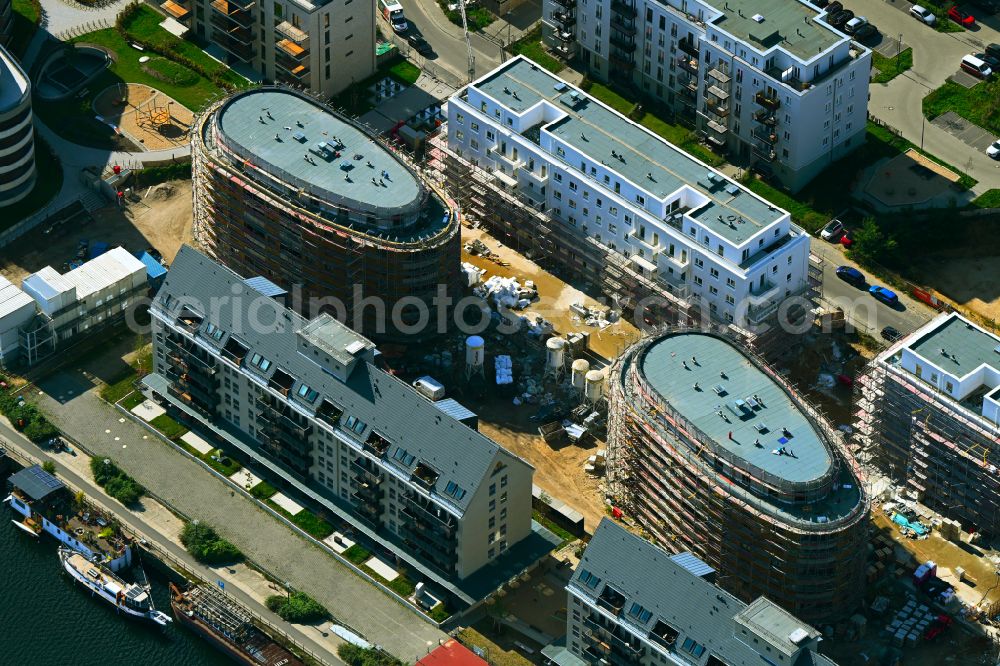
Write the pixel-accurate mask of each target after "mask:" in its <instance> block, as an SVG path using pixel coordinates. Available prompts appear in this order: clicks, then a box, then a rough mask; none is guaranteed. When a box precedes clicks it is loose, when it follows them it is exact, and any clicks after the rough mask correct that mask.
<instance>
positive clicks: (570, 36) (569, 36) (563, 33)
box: [555, 30, 576, 43]
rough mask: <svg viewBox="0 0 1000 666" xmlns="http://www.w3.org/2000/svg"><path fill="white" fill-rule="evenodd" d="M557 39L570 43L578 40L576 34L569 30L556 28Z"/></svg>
mask: <svg viewBox="0 0 1000 666" xmlns="http://www.w3.org/2000/svg"><path fill="white" fill-rule="evenodd" d="M555 35H556V39H558V40H559V41H560V42H564V43H568V42H572V41H575V40H576V35H575V34H574V33H572V32H570V31H569V30H556V32H555Z"/></svg>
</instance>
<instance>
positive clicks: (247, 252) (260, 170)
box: [191, 87, 461, 339]
mask: <svg viewBox="0 0 1000 666" xmlns="http://www.w3.org/2000/svg"><path fill="white" fill-rule="evenodd" d="M191 146H192V148H191V149H192V158H193V169H194V175H193V178H194V208H195V220H194V236H195V239H196V240H197V241H198V242H199V243H200V244H201V246H202V247H203V248H204V249H205V251H206V252H208V253H209V254H210V255H212V256H213V257H215V258H216V259H217V260H219V261H220V262H222V263H223V264H225V265H226V266H228V267H229V268H231V269H232V270H234V271H236V272H237V273H241V274H245V275H261V276H263V277H265V278H268V279H269V280H271V281H273V282H274V283H276V284H277V285H278V286H280V287H281V288H283V289H285V290H290V291H293V299H294V300H293V302H290V303H288V305H290V306H291V307H293V308H294V309H296V310H299V311H300V312H302V313H303V314H305V315H306V316H315V315H316V314H318V313H319V312H320V311H327V312H330V313H332V314H335V315H340V316H342V317H346V322H345V323H348V324H349V325H351V326H352V327H354V328H355V329H356V330H358V331H360V332H362V333H363V334H365V335H367V336H370V337H374V338H375V339H386V338H388V339H392V338H398V337H402V336H416V337H425V336H426V335H428V334H431V333H433V332H434V331H432V330H431V328H430V327H429V326H426V327H419V326H418V325H419V324H420V316H419V310H418V308H417V307H416V306H415V301H414V300H413V299H414V298H415V299H418V300H419V301H421V302H424V303H427V304H428V305H429V304H431V300H432V299H433V297H434V296H435V295H436V294H437V293H438V288H439V285H443V286H444V288H445V289H446V290H447V293H448V294H449V295H455V294H457V289H458V288H459V284H460V271H459V262H460V257H461V239H460V234H459V228H460V224H459V220H458V215H457V211H456V208H455V207H454V206H452V205H451V204H450V203H449V201H448V200H447V198H446V197H445V195H444V193H443V191H442V190H440V189H439V188H437V187H436V186H435V185H434V184H432V183H430V182H428V181H425V180H424V179H423V178H422V177H421V175H420V174H419V173H418V172H417V170H416V169H415V168H412V167H411V166H410V165H409V164H407V163H406V162H405V161H404V159H403V158H402V157H401V156H400V155H398V154H396V153H395V151H393V150H392V149H390V148H388V147H386V146H385V145H383V144H381V143H380V142H378V141H377V140H376V139H375V138H373V137H372V136H371V135H370V134H369V133H368V132H367V130H366V129H364V128H362V127H361V126H360V125H359V124H357V123H355V122H353V121H351V120H348V119H346V118H343V117H341V116H339V115H337V114H335V113H334V112H332V111H331V110H330V109H328V108H327V107H325V106H323V105H321V104H319V103H318V102H316V101H315V100H313V99H312V98H310V97H308V96H306V95H304V94H301V93H299V92H296V91H292V90H290V89H285V88H280V87H279V88H259V89H255V90H250V91H245V92H240V93H237V94H235V95H232V96H230V97H229V98H227V99H225V100H223V101H221V102H219V103H217V104H214V105H212V106H211V107H210V108H209V109H208V110H207V111H205V112H204V113H203V114H202V115H201V116H199V118H198V120H197V121H196V127H195V131H194V132H193V136H192V142H191ZM404 296H405V297H408V298H407V299H406V300H402V301H401V299H403V297H404ZM394 308H395V309H396V313H395V317H394V316H393V310H394ZM432 312H433V311H432ZM383 313H384V314H383ZM434 319H435V318H434V317H433V316H432V317H431V318H430V322H432V323H433V322H434ZM418 327H419V328H420V330H419V331H418V330H417V329H418Z"/></svg>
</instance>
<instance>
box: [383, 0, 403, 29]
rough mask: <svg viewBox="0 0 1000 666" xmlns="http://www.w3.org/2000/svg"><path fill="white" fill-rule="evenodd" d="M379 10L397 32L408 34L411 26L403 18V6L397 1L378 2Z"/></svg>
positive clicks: (385, 0) (384, 0)
mask: <svg viewBox="0 0 1000 666" xmlns="http://www.w3.org/2000/svg"><path fill="white" fill-rule="evenodd" d="M378 9H379V12H381V13H382V18H384V19H385V20H386V21H388V22H389V25H391V26H392V29H393V30H394V31H395V32H399V33H402V32H406V29H407V28H409V27H410V26H409V24H408V23H407V22H406V17H405V16H403V5H401V4H399V3H398V2H397V1H396V0H378Z"/></svg>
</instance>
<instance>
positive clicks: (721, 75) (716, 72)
mask: <svg viewBox="0 0 1000 666" xmlns="http://www.w3.org/2000/svg"><path fill="white" fill-rule="evenodd" d="M708 76H709V78H711V79H714V80H716V81H718V82H719V83H729V81H730V78H731V77H730V76H729V75H728V74H726V73H725V72H723V71H722V70H721V69H719V68H718V67H713V68H712V69H710V70H708Z"/></svg>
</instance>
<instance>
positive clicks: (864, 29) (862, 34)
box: [854, 23, 879, 42]
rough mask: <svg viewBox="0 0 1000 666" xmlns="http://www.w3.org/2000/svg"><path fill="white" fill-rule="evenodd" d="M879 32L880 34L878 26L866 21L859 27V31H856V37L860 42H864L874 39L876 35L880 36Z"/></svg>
mask: <svg viewBox="0 0 1000 666" xmlns="http://www.w3.org/2000/svg"><path fill="white" fill-rule="evenodd" d="M878 34H879V33H878V28H876V27H875V26H874V25H873V24H871V23H866V24H864V25H863V26H861V27H860V28H858V31H857V32H855V33H854V39H856V40H858V41H859V42H864V41H867V40H869V39H874V38H875V37H878Z"/></svg>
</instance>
